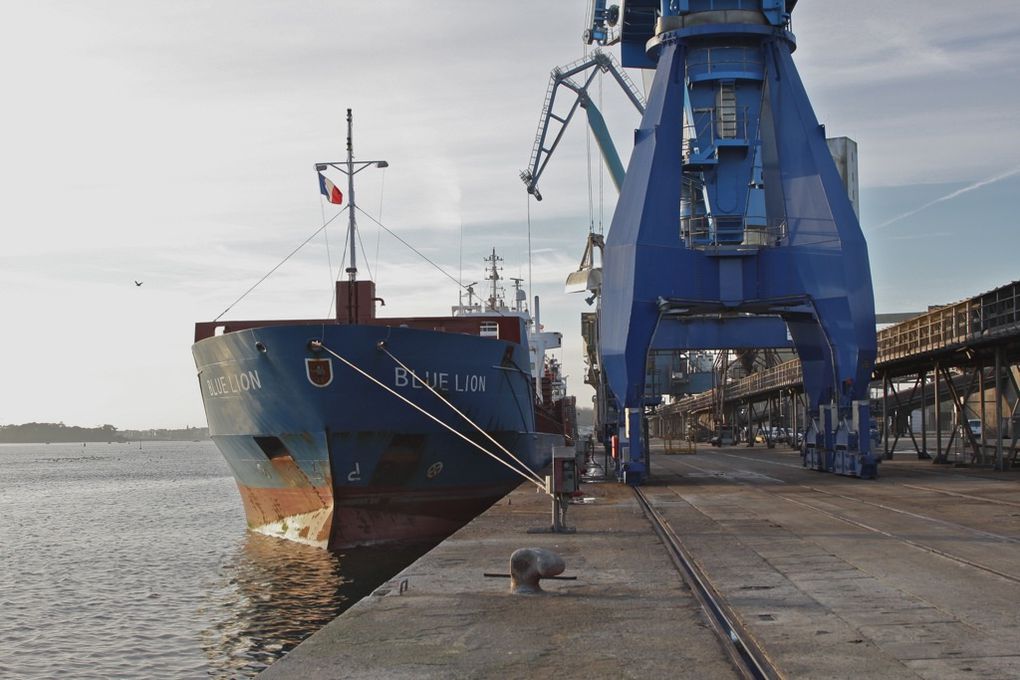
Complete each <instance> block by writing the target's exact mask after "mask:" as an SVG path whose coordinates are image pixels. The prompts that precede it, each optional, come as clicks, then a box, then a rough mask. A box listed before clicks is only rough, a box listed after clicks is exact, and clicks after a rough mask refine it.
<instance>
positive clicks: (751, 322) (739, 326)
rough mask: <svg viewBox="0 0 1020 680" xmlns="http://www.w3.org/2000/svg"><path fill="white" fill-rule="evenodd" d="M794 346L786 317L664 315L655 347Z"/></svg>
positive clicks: (653, 342) (652, 347)
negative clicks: (783, 318)
mask: <svg viewBox="0 0 1020 680" xmlns="http://www.w3.org/2000/svg"><path fill="white" fill-rule="evenodd" d="M676 347H682V348H684V349H720V348H724V347H725V348H730V349H754V348H762V347H767V348H770V349H790V348H792V347H793V342H791V341H790V339H789V338H788V337H787V335H786V324H785V323H784V322H783V320H782V319H778V318H769V317H741V318H737V319H726V320H723V319H676V320H674V319H664V320H663V321H662V323H660V324H659V327H658V328H656V329H655V335H654V336H653V337H652V345H651V349H673V348H676Z"/></svg>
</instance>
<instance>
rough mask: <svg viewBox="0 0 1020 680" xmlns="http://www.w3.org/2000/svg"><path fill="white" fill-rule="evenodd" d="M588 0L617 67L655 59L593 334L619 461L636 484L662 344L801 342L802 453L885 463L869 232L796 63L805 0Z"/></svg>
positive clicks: (872, 471) (846, 470)
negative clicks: (797, 14)
mask: <svg viewBox="0 0 1020 680" xmlns="http://www.w3.org/2000/svg"><path fill="white" fill-rule="evenodd" d="M595 5H596V7H595V15H594V16H595V21H594V22H593V26H592V32H591V33H590V35H592V36H593V40H594V41H595V42H602V41H608V40H609V35H610V30H609V28H610V27H612V26H613V25H614V24H615V25H618V26H619V29H618V40H619V42H620V44H621V57H622V58H621V61H622V64H623V66H625V67H632V68H643V69H654V71H655V73H654V80H653V82H652V85H651V88H650V91H649V94H648V102H647V104H646V106H645V111H644V114H643V117H642V120H641V124H640V127H639V128H638V129H637V131H636V133H635V145H634V150H633V153H632V155H631V158H630V162H629V165H628V167H627V170H626V173H625V176H624V178H623V183H622V186H621V191H620V197H619V201H618V203H617V207H616V212H615V214H614V216H613V220H612V226H611V228H610V230H609V234H608V236H607V238H606V248H605V254H604V262H603V282H602V310H601V314H600V321H599V337H600V343H601V347H600V351H601V356H602V365H603V368H604V371H605V373H606V378H607V381H608V385H609V388H610V391H611V394H612V398H613V399H614V400H615V402H616V406H617V407H618V412H619V413H620V414H621V422H620V423H619V441H620V451H619V453H620V459H621V473H622V476H623V478H624V479H625V481H627V482H629V483H640V481H641V480H642V478H643V476H644V474H645V471H646V469H647V468H646V461H647V459H646V455H645V451H646V442H644V440H643V436H642V434H643V431H644V428H643V426H642V424H643V422H642V419H643V418H644V403H643V399H644V394H645V385H644V381H645V365H646V357H647V354H648V351H649V348H650V347H652V346H653V343H656V344H658V345H660V346H671V347H687V348H692V349H693V348H698V347H706V348H714V349H722V348H736V347H784V346H789V345H790V344H791V342H792V345H793V346H794V347H795V348H796V350H797V353H798V355H799V356H800V359H801V361H802V363H803V367H804V388H805V394H806V397H807V400H808V418H809V426H808V428H807V432H806V433H805V436H804V450H803V455H804V464H805V465H806V466H808V467H811V468H815V469H818V470H828V471H831V472H836V473H840V474H848V475H856V476H861V477H873V476H875V475H876V474H877V460H876V458H875V456H874V455H873V454H872V452H871V451H870V446H869V441H868V436H867V433H868V422H869V401H868V385H869V382H870V378H871V372H872V368H873V365H874V361H875V352H876V349H875V313H874V299H873V293H872V286H871V274H870V270H869V264H868V252H867V245H866V243H865V240H864V236H863V234H862V232H861V228H860V225H859V223H858V220H857V217H856V215H855V213H854V210H853V208H852V206H851V203H850V200H849V198H848V197H847V194H846V190H845V188H844V186H843V183H842V181H841V179H840V176H839V173H838V171H837V169H836V166H835V163H834V161H833V159H832V156H831V155H830V151H829V149H828V146H827V145H826V140H825V131H824V127H823V126H822V125H820V124H819V123H818V120H817V119H816V117H815V114H814V112H813V110H812V108H811V104H810V102H809V100H808V97H807V94H806V92H805V90H804V86H803V84H802V82H801V80H800V76H799V75H798V73H797V69H796V67H795V66H794V63H793V59H792V56H791V55H792V53H793V51H794V49H795V48H796V40H795V37H794V35H793V33H792V32H791V29H790V16H791V13H792V11H793V9H794V6H795V5H796V0H627V2H626V3H625V4H624V5H623V9H622V11H621V10H620V9H618V8H606V6H605V2H603V1H601V0H598V1H596V2H595ZM607 24H608V26H607ZM616 39H617V37H614V38H613V40H614V41H615V40H616ZM784 326H785V328H784Z"/></svg>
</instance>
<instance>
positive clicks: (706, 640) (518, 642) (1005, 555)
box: [263, 446, 1020, 680]
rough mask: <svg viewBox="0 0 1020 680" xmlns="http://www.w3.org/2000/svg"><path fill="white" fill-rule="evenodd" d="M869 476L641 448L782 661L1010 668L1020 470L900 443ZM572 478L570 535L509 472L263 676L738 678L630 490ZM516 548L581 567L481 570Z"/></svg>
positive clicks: (650, 487) (1017, 593)
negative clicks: (427, 548)
mask: <svg viewBox="0 0 1020 680" xmlns="http://www.w3.org/2000/svg"><path fill="white" fill-rule="evenodd" d="M879 474H880V477H879V479H877V480H870V481H866V480H859V479H853V478H847V477H838V476H835V475H830V474H823V473H817V472H813V471H809V470H805V469H803V468H802V467H801V466H800V459H799V456H798V455H797V454H796V453H795V452H793V451H790V450H789V449H784V448H776V449H765V448H764V447H762V446H758V447H756V448H753V449H752V448H744V447H731V448H724V449H716V448H710V447H702V446H699V448H698V449H697V453H696V454H694V455H665V454H656V455H653V458H652V478H651V479H650V480H649V482H648V483H647V484H646V485H645V486H644V487H643V490H644V492H645V494H646V496H647V498H648V499H649V501H650V502H651V503H652V505H653V506H654V507H655V508H656V509H657V510H658V512H659V513H660V514H661V515H662V516H663V517H664V518H665V519H666V520H667V522H668V523H669V524H670V526H671V527H672V529H673V530H674V531H675V533H676V534H678V535H679V536H680V538H681V539H682V541H683V542H684V546H685V548H686V549H687V550H688V551H689V553H690V555H691V556H692V557H693V559H694V561H695V562H696V564H697V565H698V566H699V567H700V568H701V569H702V570H703V572H704V574H705V575H706V576H707V579H708V580H709V581H710V582H711V584H712V585H713V586H714V588H715V589H716V591H717V592H718V593H719V594H720V595H721V596H722V597H723V598H724V599H725V601H726V603H727V604H728V606H729V607H730V608H731V610H732V611H733V612H734V614H735V615H736V616H737V618H738V619H739V620H740V622H741V623H742V624H743V626H744V628H745V630H746V631H747V632H748V633H749V634H750V636H751V637H752V638H753V639H754V640H755V641H756V642H757V644H758V645H759V646H760V647H761V648H762V649H763V650H764V651H765V653H766V654H767V656H768V658H769V660H770V661H771V662H772V663H773V664H774V665H775V666H776V668H777V669H778V671H779V673H780V675H782V676H783V677H789V678H861V677H868V678H870V677H874V678H939V679H943V678H1013V677H1020V624H1018V621H1017V620H1018V619H1020V613H1018V612H1020V472H1017V471H1011V472H1006V473H997V472H992V471H990V470H983V469H971V468H958V467H954V466H945V465H933V464H932V463H931V462H930V461H918V460H916V457H914V458H913V459H911V458H908V457H906V456H900V457H899V458H898V459H897V460H895V461H888V462H884V463H883V464H882V466H881V468H880V472H879ZM582 488H583V491H584V494H585V502H583V503H580V504H577V505H572V506H571V507H570V510H569V512H568V514H567V521H568V524H570V525H571V526H574V527H576V529H577V532H576V533H574V534H558V535H553V534H529V533H527V530H528V529H529V528H532V527H546V526H548V524H549V522H550V511H549V501H548V498H547V497H545V496H544V495H542V494H539V493H536V492H535V490H534V487H532V486H530V485H524V486H521V487H520V488H518V489H517V490H516V491H514V492H513V493H512V494H510V495H509V496H507V497H506V498H504V499H503V500H501V501H500V502H499V503H497V504H496V505H495V506H493V507H492V508H490V509H489V510H488V511H487V512H486V513H484V514H483V515H481V516H480V517H478V518H477V519H475V520H474V521H473V522H472V523H470V524H469V525H467V526H466V527H464V528H463V529H462V530H461V531H459V532H457V533H456V534H454V535H453V536H452V537H450V538H449V539H447V540H446V541H444V542H443V543H442V544H440V545H439V546H437V547H436V548H435V549H433V550H432V551H431V552H429V553H428V554H426V555H425V556H424V557H422V558H421V559H420V560H418V561H417V562H415V563H414V564H413V565H411V566H410V567H408V568H407V569H405V570H404V571H403V572H401V573H400V574H399V575H398V576H396V577H395V578H394V579H393V580H392V581H390V582H389V583H387V584H386V585H385V586H383V587H381V588H379V589H378V590H377V591H376V592H375V593H373V594H372V595H371V596H369V597H367V598H365V599H363V600H362V601H361V602H359V603H358V604H356V605H355V606H354V607H352V608H351V609H349V610H348V611H347V612H345V613H344V614H343V615H342V616H340V617H339V618H337V619H336V620H335V621H333V622H331V623H330V624H329V625H327V626H326V627H325V628H324V629H322V630H321V631H319V632H318V633H316V634H315V635H313V636H312V637H310V638H309V639H308V640H306V641H305V642H304V643H302V644H301V645H299V646H298V647H297V648H296V649H295V650H293V651H292V652H291V653H290V654H288V655H287V656H286V657H284V658H283V659H282V660H280V661H278V662H277V663H275V664H274V665H273V666H271V667H270V668H269V669H268V670H266V671H265V672H264V673H263V676H264V677H266V678H301V679H302V680H305V679H308V680H311V679H312V678H504V677H537V678H547V677H548V678H552V677H556V678H616V677H620V678H707V679H711V678H731V677H739V676H738V674H737V671H736V670H735V668H734V667H733V665H732V664H731V662H730V660H729V656H728V653H727V651H726V649H725V648H724V647H723V644H722V643H721V642H720V641H719V640H718V638H717V637H716V635H715V633H714V632H713V630H712V629H711V627H710V626H709V623H708V619H707V617H706V615H705V614H704V613H703V612H702V610H701V609H700V607H699V605H698V603H697V601H696V600H695V599H694V596H693V593H692V592H691V591H690V589H689V588H688V587H687V585H686V584H685V582H684V581H683V579H682V577H681V576H680V574H679V573H678V572H677V570H676V568H675V567H674V566H673V563H672V562H671V561H670V559H669V557H668V555H667V553H666V550H665V548H664V547H663V545H662V544H661V543H660V541H659V540H658V538H657V537H656V535H655V533H654V531H653V529H652V525H651V523H650V522H649V520H648V519H647V518H645V516H644V515H643V514H642V512H641V510H640V509H639V507H638V505H637V502H636V499H635V497H634V494H633V491H632V490H631V489H630V488H628V487H626V486H624V485H620V484H617V483H615V482H605V483H590V484H585V485H583V487H582ZM522 547H541V548H547V549H550V550H553V551H555V552H557V553H559V554H560V555H562V556H563V557H564V559H565V561H566V564H567V569H566V572H565V573H564V575H570V576H577V580H576V581H567V580H564V581H543V588H545V589H546V591H547V594H545V595H536V596H512V595H510V594H509V579H499V578H486V577H485V576H483V573H484V572H501V573H508V572H509V564H508V563H509V557H510V554H511V553H512V552H513V551H514V550H516V549H517V548H522ZM402 590H403V592H401V591H402Z"/></svg>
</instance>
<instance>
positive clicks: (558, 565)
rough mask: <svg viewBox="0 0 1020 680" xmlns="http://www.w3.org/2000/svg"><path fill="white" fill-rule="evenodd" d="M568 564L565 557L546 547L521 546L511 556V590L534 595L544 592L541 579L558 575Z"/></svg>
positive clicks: (520, 593)
mask: <svg viewBox="0 0 1020 680" xmlns="http://www.w3.org/2000/svg"><path fill="white" fill-rule="evenodd" d="M565 568H566V564H565V563H564V562H563V558H562V557H560V556H559V555H557V554H556V553H554V552H552V551H551V550H546V549H544V548H521V549H519V550H515V551H514V553H513V555H511V556H510V592H511V593H513V594H514V595H532V594H535V593H541V592H543V590H542V587H541V586H540V585H539V584H538V582H539V580H540V579H543V578H549V577H551V576H558V575H559V574H562V573H563V570H564V569H565Z"/></svg>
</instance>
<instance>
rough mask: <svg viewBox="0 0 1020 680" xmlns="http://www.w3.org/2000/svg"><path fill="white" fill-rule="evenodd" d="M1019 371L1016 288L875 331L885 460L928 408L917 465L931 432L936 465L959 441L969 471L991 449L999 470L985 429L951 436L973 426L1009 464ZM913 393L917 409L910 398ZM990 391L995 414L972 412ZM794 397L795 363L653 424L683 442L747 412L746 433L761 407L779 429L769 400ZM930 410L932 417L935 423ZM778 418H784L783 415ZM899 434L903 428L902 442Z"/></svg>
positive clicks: (1019, 431) (703, 397) (676, 409)
mask: <svg viewBox="0 0 1020 680" xmlns="http://www.w3.org/2000/svg"><path fill="white" fill-rule="evenodd" d="M1018 363H1020V281H1014V282H1012V283H1009V284H1006V285H1004V286H1001V287H999V288H996V289H994V290H991V291H989V292H987V293H983V294H981V295H977V296H975V297H973V298H970V299H967V300H963V301H961V302H957V303H954V304H950V305H946V306H942V307H938V308H936V309H933V310H931V311H929V312H928V313H926V314H922V315H920V316H917V317H915V318H913V319H910V320H908V321H905V322H903V323H899V324H896V325H894V326H890V327H889V328H886V329H884V330H881V331H879V333H878V356H877V361H876V366H875V370H874V373H873V375H872V378H873V380H874V381H876V382H873V383H872V390H873V397H874V392H875V391H876V390H880V391H881V392H882V396H881V398H880V399H877V398H876V401H880V402H881V405H880V406H879V407H878V408H877V409H875V410H874V411H873V412H874V413H876V414H880V418H881V423H882V424H881V425H880V430H881V434H882V437H883V439H884V440H885V446H884V449H885V453H886V457H887V458H888V457H889V456H890V453H889V451H890V448H889V440H890V437H892V438H896V437H898V436H899V435H905V434H908V433H909V434H911V435H912V434H913V433H914V432H913V431H914V430H916V428H917V423H910V424H909V425H908V423H907V417H908V416H909V415H911V413H912V411H913V410H914V408H916V407H917V406H918V405H919V403H920V404H927V403H928V402H929V401H930V402H931V404H930V406H929V408H921V409H920V414H919V415H920V417H921V421H922V422H921V430H920V432H921V434H922V437H921V439H922V442H921V443H917V442H916V440H915V446H916V447H917V450H918V454H919V455H920V456H922V457H923V456H927V455H928V450H927V434H928V430H929V425H932V426H933V430H934V432H933V434H934V435H935V438H936V451H935V454H936V455H935V459H936V460H944V459H945V456H946V453H947V450H948V448H949V447H951V446H952V444H953V442H954V441H955V437H957V436H959V437H961V438H963V439H965V440H966V441H965V444H966V445H967V447H968V449H969V450H970V451H971V452H972V453H973V455H972V456H971V459H972V461H973V462H984V461H983V458H984V457H985V453H986V452H987V450H988V448H989V446H991V447H994V448H995V459H996V461H997V462H999V461H1001V460H1002V452H1001V448H1002V446H1003V442H1002V439H1003V438H1002V437H998V436H997V437H996V438H995V440H996V441H995V442H994V443H992V444H988V443H987V440H988V438H989V437H988V436H987V435H988V434H990V433H989V432H988V430H989V428H988V427H982V428H981V431H980V432H973V431H972V430H971V429H970V428H963V431H961V430H960V428H958V427H955V426H957V425H959V423H960V422H962V421H965V420H968V419H970V418H973V419H978V420H980V421H981V422H982V424H983V425H984V424H985V423H990V425H991V432H993V433H995V434H996V435H997V434H1000V433H1001V434H1002V435H1003V436H1004V437H1008V439H1007V441H1008V442H1009V443H1008V445H1006V448H1007V449H1009V450H1010V451H1011V452H1012V453H1013V457H1014V458H1015V457H1016V454H1017V439H1018V435H1020V422H1018V421H1020V410H1018V409H1020V386H1018V384H1017V383H1018V376H1017V370H1016V368H1015V366H1016V364H1018ZM911 383H913V386H912V387H911V386H910V385H911ZM961 385H963V386H962V387H961ZM908 388H909V390H908ZM918 390H920V402H918V400H917V398H916V394H917V392H918ZM989 390H990V391H992V393H993V394H992V397H991V399H990V401H991V406H992V408H991V409H989V408H988V407H987V405H986V402H988V401H989V399H987V398H985V397H981V398H980V399H979V404H978V405H977V406H975V405H973V404H971V403H969V402H970V398H971V397H972V396H973V395H974V394H975V393H976V394H978V395H985V393H986V392H988V391H989ZM908 391H909V396H907V393H908ZM800 393H802V375H801V365H800V361H799V360H797V359H794V360H792V361H788V362H785V363H783V364H780V365H778V366H776V367H774V368H770V369H766V370H763V371H760V372H757V373H754V374H752V375H750V376H748V377H746V378H743V379H741V380H738V381H735V382H732V383H729V384H726V385H724V386H722V387H717V388H715V389H713V390H710V391H708V392H703V393H701V394H697V395H693V396H690V397H686V398H684V399H680V400H678V401H677V402H675V403H673V404H670V405H668V406H665V407H663V408H662V409H660V410H659V412H658V414H657V415H658V417H659V419H660V423H661V425H660V426H661V427H664V428H665V429H667V430H671V431H674V432H676V431H678V429H679V431H683V432H686V431H687V428H688V426H689V422H688V421H689V420H690V419H692V418H694V419H699V418H701V419H704V417H706V416H709V415H711V414H712V413H713V412H717V413H718V410H719V409H720V408H721V411H722V414H723V415H722V417H723V419H724V420H726V421H727V422H734V421H738V420H741V419H740V418H739V417H736V415H734V417H733V418H727V417H726V415H728V414H735V413H736V411H737V410H738V409H740V408H741V407H743V408H744V409H745V417H744V418H743V420H744V421H745V422H746V423H747V426H749V427H750V426H752V425H753V424H754V420H755V415H754V404H755V403H756V402H757V403H761V402H766V403H767V408H766V409H763V410H762V412H761V413H759V414H758V416H759V418H758V422H759V423H760V422H762V421H764V419H766V418H767V419H768V420H769V422H770V424H771V425H775V424H776V418H775V417H773V408H772V406H773V404H772V400H773V399H783V398H785V399H789V400H795V399H797V398H798V396H797V395H799V394H800ZM928 397H930V400H929V399H928ZM946 401H949V402H950V403H951V404H952V411H953V413H954V414H955V421H956V422H955V423H953V425H954V427H953V428H952V430H950V431H948V433H947V427H946V426H947V425H948V424H949V422H950V421H948V420H947V419H946V418H945V415H946V414H945V413H944V406H943V404H944V403H945V402H946ZM904 402H906V403H904ZM798 410H799V409H797V408H791V409H789V410H788V411H787V412H789V413H791V415H792V416H793V418H792V420H793V421H794V422H782V423H779V426H786V427H793V428H794V429H796V428H797V423H796V420H797V417H796V416H797V413H796V412H797V411H798ZM928 410H931V411H932V413H931V418H929V414H928V413H927V411H928ZM766 411H767V412H768V413H767V414H766ZM779 411H780V412H782V411H783V409H782V408H781V407H780V408H779ZM968 412H969V413H968ZM748 416H749V417H748ZM928 420H932V421H933V422H932V423H929V422H928ZM904 428H907V431H906V432H905V431H904ZM943 433H947V434H948V436H947V442H948V445H947V446H943V442H942V439H943V438H942V434H943ZM893 447H895V441H894V442H893Z"/></svg>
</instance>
